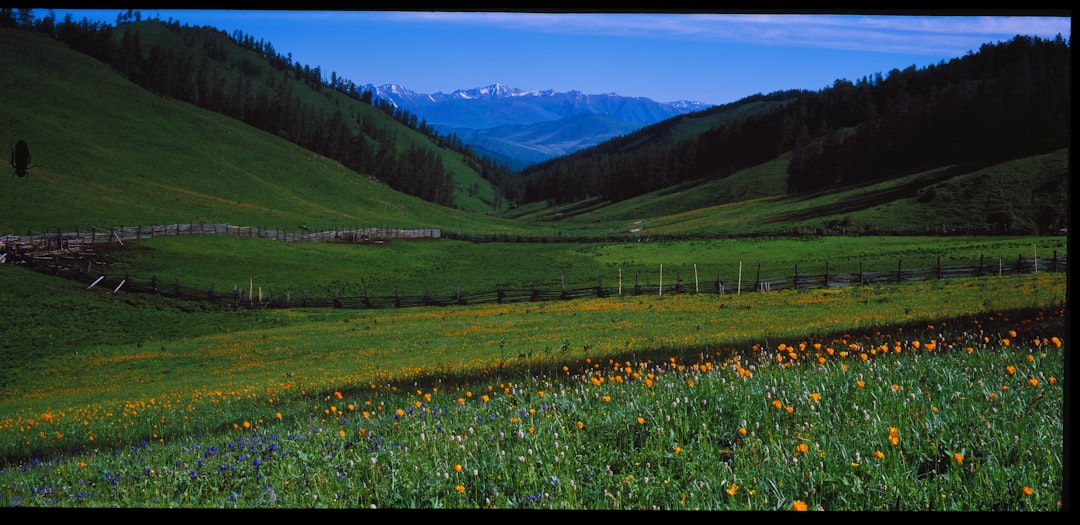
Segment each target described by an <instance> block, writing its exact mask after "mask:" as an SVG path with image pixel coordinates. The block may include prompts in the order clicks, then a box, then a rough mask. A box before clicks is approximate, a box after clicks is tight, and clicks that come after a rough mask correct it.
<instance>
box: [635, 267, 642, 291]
mask: <svg viewBox="0 0 1080 525" xmlns="http://www.w3.org/2000/svg"><path fill="white" fill-rule="evenodd" d="M634 295H641V272H634Z"/></svg>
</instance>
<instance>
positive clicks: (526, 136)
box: [361, 83, 712, 169]
mask: <svg viewBox="0 0 1080 525" xmlns="http://www.w3.org/2000/svg"><path fill="white" fill-rule="evenodd" d="M361 89H362V90H364V91H370V92H372V94H373V96H374V97H375V98H379V99H382V100H385V101H387V102H389V103H391V104H392V105H394V106H395V107H398V108H400V109H403V110H406V111H408V112H409V113H412V114H414V115H416V116H418V117H420V118H422V119H424V121H426V122H427V124H428V125H429V126H431V127H433V128H435V129H436V130H438V131H439V132H440V133H442V134H446V135H449V134H455V135H457V136H458V137H459V138H460V139H461V141H462V142H463V143H465V144H468V145H470V146H471V147H472V148H473V149H474V150H475V151H477V152H478V153H479V154H481V155H486V156H489V157H491V158H493V159H495V160H497V161H499V162H502V163H503V164H506V165H507V166H508V167H510V168H511V169H521V168H523V167H525V166H527V165H530V164H534V163H537V162H541V161H544V160H547V159H550V158H554V157H559V156H562V155H566V154H569V153H573V152H575V151H577V150H580V149H583V148H587V147H591V146H595V145H597V144H600V143H602V142H604V141H606V140H609V139H611V138H614V137H618V136H620V135H624V134H627V133H631V132H633V131H636V130H638V129H641V128H643V127H645V126H647V125H649V124H654V123H656V122H660V121H662V120H666V119H669V118H672V117H675V116H678V115H682V114H686V113H693V112H696V111H701V110H704V109H708V108H710V107H712V105H711V104H705V103H701V102H694V101H688V100H678V101H672V102H656V101H654V100H651V99H648V98H644V97H627V96H622V95H618V94H616V93H605V94H587V93H582V92H580V91H576V90H572V91H568V92H556V91H554V90H543V91H541V90H531V91H525V90H521V89H518V88H513V87H510V86H507V85H505V84H501V83H496V84H492V85H490V86H485V87H477V88H471V89H459V90H456V91H454V92H452V93H442V92H438V93H430V94H428V93H417V92H414V91H411V90H409V89H408V88H406V87H404V86H400V85H396V84H384V85H381V86H374V85H371V84H368V85H365V86H363V87H362V88H361Z"/></svg>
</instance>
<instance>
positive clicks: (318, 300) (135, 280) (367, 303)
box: [0, 224, 1068, 308]
mask: <svg viewBox="0 0 1080 525" xmlns="http://www.w3.org/2000/svg"><path fill="white" fill-rule="evenodd" d="M167 235H232V236H237V237H251V238H261V239H273V240H280V241H285V242H357V243H365V242H380V241H384V240H389V239H439V238H459V239H462V240H476V239H469V238H467V237H466V236H462V235H461V234H449V235H447V234H445V233H444V232H442V231H440V230H437V229H419V230H405V229H391V228H357V229H334V230H329V231H322V232H308V233H303V234H297V233H290V232H285V231H283V230H273V229H265V228H251V227H241V226H233V225H229V224H186V225H185V224H175V225H168V226H153V227H142V226H135V227H123V228H114V229H110V230H104V231H98V230H91V231H90V232H74V233H42V234H35V235H26V236H13V235H7V236H0V263H3V262H9V263H10V262H18V263H21V264H26V265H28V266H30V267H32V268H34V269H35V270H37V271H41V272H45V273H51V274H54V275H59V276H62V277H66V278H70V279H75V280H79V281H82V282H85V283H87V284H88V288H94V287H98V288H99V289H103V288H104V289H108V290H109V291H110V293H120V292H121V291H123V292H127V293H131V292H136V293H152V294H159V295H164V296H169V297H175V298H178V299H185V300H194V301H209V302H212V303H215V304H225V305H230V304H231V305H232V306H233V307H236V308H295V307H300V308H407V307H416V306H450V305H465V304H485V303H515V302H528V301H533V302H536V301H558V300H572V299H582V298H604V297H614V296H620V295H671V294H687V293H692V294H715V295H725V294H741V293H743V292H747V293H751V292H770V291H780V290H792V289H793V290H810V289H815V288H833V287H842V286H851V285H865V284H877V283H889V282H901V281H913V280H930V279H949V278H957V277H978V276H990V275H1005V274H1022V273H1038V272H1068V256H1067V255H1068V254H1067V253H1059V252H1058V251H1056V250H1055V251H1054V252H1053V254H1052V256H1051V257H1049V258H1045V257H1043V258H1039V257H1032V258H1028V259H1025V258H1023V257H1022V256H1020V257H1017V259H1016V260H1015V261H1005V260H1003V259H998V260H997V261H996V262H987V261H985V260H980V261H979V263H978V264H977V265H966V266H942V265H941V260H940V258H939V259H938V264H937V266H936V267H933V268H905V267H903V266H902V265H901V264H900V263H899V262H898V263H897V268H896V270H893V271H873V272H863V271H862V269H861V267H860V270H859V271H858V272H855V273H834V272H831V271H830V270H829V267H828V264H827V263H826V265H825V269H824V272H823V273H806V272H800V270H799V266H798V265H796V266H795V269H794V272H793V273H792V274H791V275H788V276H779V277H770V278H765V279H762V278H760V276H757V277H755V278H754V279H747V280H743V279H742V278H741V277H740V278H739V279H736V280H730V279H728V280H724V279H721V278H720V275H719V274H717V276H716V278H715V279H712V280H707V281H699V280H698V279H697V277H696V268H695V279H694V282H692V283H686V282H684V281H683V280H682V278H681V276H680V274H678V273H676V278H675V279H674V280H671V279H670V274H669V279H668V280H667V281H665V280H664V279H663V271H662V267H661V271H660V273H659V278H658V279H657V280H656V281H655V282H644V283H643V282H642V280H641V275H640V273H638V274H636V275H635V276H634V278H633V284H629V283H628V284H627V285H625V286H624V284H623V279H622V277H621V273H620V276H619V278H618V279H617V280H616V281H615V282H616V283H617V284H616V285H615V286H612V285H611V282H612V281H611V280H608V281H607V284H605V281H604V279H603V278H602V277H601V278H598V280H597V281H596V283H595V285H592V284H590V285H588V286H578V287H573V288H567V287H566V283H565V279H562V285H561V286H560V287H559V288H557V289H555V288H538V287H536V286H533V287H529V288H516V289H513V288H504V287H498V288H496V289H494V290H473V291H469V292H467V293H462V292H461V291H460V290H458V291H456V292H454V293H453V294H431V293H429V292H428V291H425V292H424V293H423V294H411V295H409V294H402V293H400V291H399V290H395V292H394V293H393V294H392V295H379V296H372V295H370V294H368V293H366V292H365V294H364V295H362V296H349V297H343V296H339V295H338V294H337V293H335V294H333V296H331V297H311V296H309V294H308V293H307V291H300V292H299V293H293V291H291V290H287V291H285V292H284V293H281V292H279V291H276V290H268V291H265V292H264V291H263V290H261V289H260V290H259V291H258V293H257V294H256V291H255V289H254V288H253V287H249V288H248V289H247V290H244V289H243V288H241V287H234V288H233V289H232V290H220V289H216V288H215V286H214V285H213V284H211V285H210V286H209V288H198V287H192V286H188V285H184V284H181V283H180V282H178V281H173V282H166V281H162V280H159V279H158V278H157V277H156V276H153V277H150V278H143V277H137V276H130V275H115V274H109V273H108V271H103V270H102V268H103V267H101V266H99V268H98V271H95V269H94V265H95V264H96V263H95V258H94V255H95V254H94V247H95V246H98V245H108V246H110V247H112V246H113V245H116V246H122V245H123V243H124V242H127V241H131V240H137V239H144V238H151V237H160V236H167ZM559 239H565V240H559ZM570 239H571V238H570V237H559V238H556V239H551V238H546V240H545V238H542V237H528V238H522V237H519V236H509V235H506V236H503V235H500V236H493V237H487V238H484V239H482V240H481V242H484V241H488V242H490V241H495V240H498V241H499V242H574V241H571V240H570ZM609 239H611V238H610V237H609ZM611 240H618V239H611ZM579 242H580V241H579ZM11 255H14V257H9V256H11ZM758 273H759V274H760V271H759V272H758ZM741 275H742V273H741V272H740V276H741Z"/></svg>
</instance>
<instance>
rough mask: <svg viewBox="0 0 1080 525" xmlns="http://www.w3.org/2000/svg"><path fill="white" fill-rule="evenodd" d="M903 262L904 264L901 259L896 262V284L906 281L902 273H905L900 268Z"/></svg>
mask: <svg viewBox="0 0 1080 525" xmlns="http://www.w3.org/2000/svg"><path fill="white" fill-rule="evenodd" d="M901 262H902V260H901V259H897V260H896V282H900V281H903V280H904V275H903V273H902V272H903V270H901V269H900V267H901Z"/></svg>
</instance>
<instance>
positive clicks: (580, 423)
mask: <svg viewBox="0 0 1080 525" xmlns="http://www.w3.org/2000/svg"><path fill="white" fill-rule="evenodd" d="M577 427H578V430H581V429H582V428H585V423H582V422H581V421H578V422H577Z"/></svg>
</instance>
